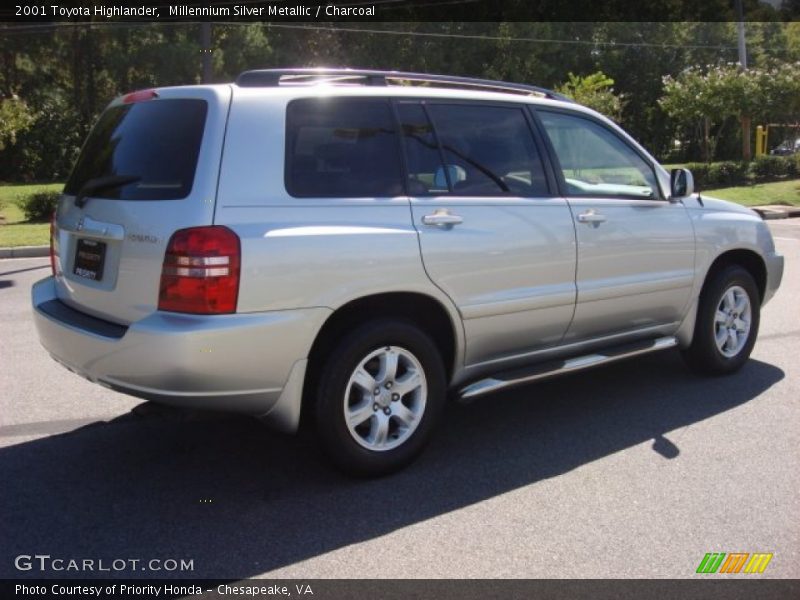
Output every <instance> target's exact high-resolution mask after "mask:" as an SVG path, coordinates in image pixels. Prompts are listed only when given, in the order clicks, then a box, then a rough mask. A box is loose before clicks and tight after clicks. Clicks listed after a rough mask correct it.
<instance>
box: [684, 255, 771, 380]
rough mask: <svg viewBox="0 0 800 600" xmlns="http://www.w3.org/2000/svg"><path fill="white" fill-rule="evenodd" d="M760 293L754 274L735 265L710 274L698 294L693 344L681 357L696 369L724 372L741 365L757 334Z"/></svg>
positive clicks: (711, 372) (710, 373) (722, 373)
mask: <svg viewBox="0 0 800 600" xmlns="http://www.w3.org/2000/svg"><path fill="white" fill-rule="evenodd" d="M759 309H760V297H759V293H758V288H757V287H756V283H755V281H754V280H753V276H752V275H750V273H749V272H748V271H747V270H745V269H744V268H742V267H740V266H738V265H732V266H729V267H726V268H724V269H722V270H721V271H719V272H718V273H716V274H714V275H712V277H711V278H710V279H709V280H708V281H707V282H706V285H705V287H704V288H703V292H702V293H701V295H700V303H699V305H698V309H697V323H696V324H695V331H694V338H693V340H692V345H691V346H689V348H687V349H686V350H685V351H684V352H683V357H684V359H685V360H686V363H687V364H688V365H689V367H690V368H691V369H692V370H693V371H695V372H698V373H701V374H708V375H724V374H726V373H732V372H734V371H736V370H738V369H740V368H741V367H742V365H743V364H744V363H745V362H746V361H747V359H748V358H749V357H750V352H751V351H752V350H753V345H754V344H755V342H756V336H757V335H758V325H759V319H760V310H759Z"/></svg>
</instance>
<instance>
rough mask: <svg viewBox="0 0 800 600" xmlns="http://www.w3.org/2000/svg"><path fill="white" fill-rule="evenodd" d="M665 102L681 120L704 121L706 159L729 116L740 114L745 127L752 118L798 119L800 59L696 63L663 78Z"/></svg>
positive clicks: (668, 110) (746, 150)
mask: <svg viewBox="0 0 800 600" xmlns="http://www.w3.org/2000/svg"><path fill="white" fill-rule="evenodd" d="M660 104H661V107H662V108H663V109H664V110H665V111H666V113H667V114H669V115H670V116H671V117H673V118H675V119H676V120H677V121H678V122H679V123H682V124H684V125H686V124H691V123H693V122H696V121H698V120H699V121H702V123H703V146H704V158H705V160H706V161H710V160H712V159H713V158H714V154H715V149H716V142H717V140H718V138H719V135H720V132H721V128H722V126H723V125H724V123H725V121H726V120H728V119H730V118H736V119H738V120H739V122H740V123H741V124H742V127H743V128H744V127H747V128H749V127H750V126H751V122H752V120H753V119H756V120H757V121H770V120H773V121H781V120H787V119H793V118H796V116H797V114H798V113H800V63H779V64H776V65H775V66H772V67H768V68H755V69H748V70H742V69H741V68H740V67H739V65H737V64H734V63H728V64H725V65H717V66H708V67H705V68H701V67H691V68H688V69H686V70H684V71H683V72H682V73H680V75H678V76H677V77H672V76H669V75H667V76H665V77H664V94H663V96H662V98H661V100H660ZM715 124H717V125H719V129H717V134H716V138H715V139H714V140H713V141H712V140H711V139H710V136H709V132H710V130H711V129H712V127H713V126H714V125H715ZM743 139H746V137H744V136H743ZM742 157H743V158H744V159H745V160H749V158H750V148H749V147H746V148H743V149H742Z"/></svg>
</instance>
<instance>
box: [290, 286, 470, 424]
mask: <svg viewBox="0 0 800 600" xmlns="http://www.w3.org/2000/svg"><path fill="white" fill-rule="evenodd" d="M379 318H400V319H405V320H409V321H412V322H413V323H415V324H417V325H418V326H420V327H421V328H422V329H423V330H424V331H426V332H427V333H429V334H430V335H431V338H432V339H433V341H434V343H435V344H436V347H437V348H438V349H439V352H440V354H441V356H442V362H443V364H444V366H445V373H446V376H447V382H448V383H449V382H450V381H451V380H452V377H453V375H454V373H455V371H456V369H457V367H458V363H459V361H460V357H461V355H462V349H461V346H462V345H463V332H462V331H461V330H459V329H458V328H459V327H461V323H460V322H459V321H457V320H456V316H455V315H454V314H452V311H450V310H448V308H447V307H446V306H445V305H444V304H443V303H442V302H441V301H439V300H438V299H436V298H434V297H433V296H430V295H427V294H424V293H420V292H386V293H379V294H372V295H369V296H362V297H360V298H356V299H354V300H351V301H349V302H347V303H345V304H343V305H342V306H340V307H339V308H337V309H336V310H335V311H334V312H333V313H331V315H330V316H328V318H327V319H326V320H325V322H324V323H323V324H322V327H321V328H320V330H319V332H318V333H317V335H316V337H315V339H314V342H313V344H312V345H311V350H310V351H309V354H308V368H307V370H306V375H305V381H304V384H303V413H305V412H306V411H307V409H308V407H309V406H310V405H311V404H312V395H313V392H314V390H315V389H316V385H317V382H318V377H319V372H320V368H321V366H322V364H323V361H324V359H325V357H326V356H328V354H329V353H330V351H331V350H332V349H333V347H334V346H335V344H336V342H337V341H338V340H339V339H341V337H342V335H344V334H345V333H346V332H347V331H348V329H349V328H351V327H353V326H355V325H357V324H360V323H363V322H365V321H367V320H372V319H379Z"/></svg>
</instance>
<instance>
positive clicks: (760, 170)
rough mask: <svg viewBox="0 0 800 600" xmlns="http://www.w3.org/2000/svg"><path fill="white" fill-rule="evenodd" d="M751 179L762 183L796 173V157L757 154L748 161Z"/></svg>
mask: <svg viewBox="0 0 800 600" xmlns="http://www.w3.org/2000/svg"><path fill="white" fill-rule="evenodd" d="M750 173H751V176H752V179H753V181H755V182H757V183H763V182H765V181H775V180H776V179H783V178H784V177H789V176H791V175H793V174H796V173H797V158H796V157H794V156H759V157H758V158H756V159H755V160H754V161H753V162H752V163H750Z"/></svg>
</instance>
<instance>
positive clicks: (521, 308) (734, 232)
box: [33, 69, 783, 474]
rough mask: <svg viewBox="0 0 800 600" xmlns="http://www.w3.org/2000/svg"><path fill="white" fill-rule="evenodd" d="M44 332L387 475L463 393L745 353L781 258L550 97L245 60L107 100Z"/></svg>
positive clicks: (45, 299) (122, 387)
mask: <svg viewBox="0 0 800 600" xmlns="http://www.w3.org/2000/svg"><path fill="white" fill-rule="evenodd" d="M51 254H52V268H53V274H52V276H51V277H48V278H46V279H44V280H42V281H40V282H38V283H37V284H36V285H35V286H34V288H33V307H34V314H35V320H36V326H37V329H38V333H39V337H40V339H41V342H42V344H43V345H44V347H45V348H46V349H47V351H48V352H49V353H50V354H51V355H52V356H53V358H54V359H55V360H57V361H59V362H60V363H62V364H63V365H64V366H66V367H67V368H68V369H70V370H72V371H74V372H76V373H78V374H80V375H82V376H83V377H86V378H87V379H89V380H91V381H94V382H96V383H99V384H101V385H104V386H107V387H109V388H112V389H114V390H118V391H121V392H125V393H127V394H131V395H134V396H138V397H141V398H146V399H149V400H153V401H155V402H162V403H165V404H172V405H179V406H188V407H194V408H207V409H217V410H226V411H238V412H243V413H247V414H251V415H255V416H258V417H262V418H264V419H265V420H266V421H269V422H271V423H272V424H274V425H275V426H276V427H279V428H281V429H283V430H286V431H294V430H296V429H297V428H298V426H299V425H300V422H301V416H302V421H303V423H304V424H308V425H310V426H313V427H314V428H315V429H316V434H317V437H318V439H319V440H320V442H321V444H322V446H323V448H324V449H325V451H326V454H327V455H328V456H329V457H330V458H331V459H332V460H333V461H334V462H335V463H336V464H338V465H339V466H340V467H342V468H344V469H347V470H350V471H354V472H358V473H362V474H378V473H385V472H388V471H392V470H394V469H397V468H399V467H401V466H403V465H405V464H406V463H408V462H409V461H410V460H411V459H412V458H414V457H415V456H416V455H417V454H418V453H419V452H420V450H421V449H422V447H423V446H424V444H425V443H426V442H427V441H428V439H429V438H430V436H431V432H432V430H433V427H434V424H435V423H436V421H437V419H438V417H439V415H440V413H441V412H442V409H443V407H444V405H445V401H446V398H447V396H448V392H449V393H450V394H451V395H453V396H455V397H457V398H462V399H468V398H473V397H476V396H480V395H483V394H489V393H491V392H493V391H495V390H498V389H502V388H507V387H509V386H513V385H517V384H520V383H523V382H528V381H532V380H535V379H539V378H543V377H547V376H550V375H554V374H561V373H564V372H567V371H575V370H578V369H584V368H587V367H592V366H595V365H599V364H602V363H606V362H609V361H613V360H617V359H621V358H625V357H629V356H632V355H636V354H642V353H645V352H651V351H655V350H660V349H664V348H669V347H673V346H677V347H679V348H680V349H681V351H682V352H683V354H684V356H685V357H686V359H687V362H688V364H689V366H690V367H691V368H692V369H694V370H697V371H700V372H703V373H711V374H722V373H730V372H732V371H735V370H736V369H738V368H739V367H741V366H742V364H743V363H744V362H745V361H746V360H747V358H748V356H749V355H750V352H751V350H752V348H753V344H754V343H755V340H756V335H757V332H758V324H759V310H760V308H761V306H763V305H764V304H765V303H766V302H767V301H768V300H769V299H770V298H771V297H772V295H773V294H774V293H775V290H776V289H777V287H778V285H779V283H780V280H781V276H782V272H783V257H782V256H780V255H779V254H777V253H776V252H775V247H774V245H773V241H772V237H771V235H770V232H769V230H768V229H767V227H766V225H765V224H764V222H763V221H762V220H761V219H760V218H759V217H758V216H757V215H756V214H755V213H753V212H752V211H750V210H748V209H746V208H742V207H740V206H737V205H735V204H731V203H728V202H724V201H720V200H715V199H712V198H709V197H706V196H703V197H702V198H701V197H699V196H698V195H697V194H693V184H692V178H691V173H689V172H688V171H686V170H680V169H677V170H674V171H673V172H672V173H671V174H670V173H668V172H666V171H665V170H664V169H663V168H662V167H661V166H659V164H658V163H657V162H656V161H655V160H654V159H653V157H652V156H650V155H649V154H648V153H647V151H646V150H645V149H644V148H642V147H641V146H640V145H639V144H637V143H636V141H634V140H633V139H632V138H631V137H630V136H628V135H627V134H626V133H625V132H624V131H622V130H621V129H620V128H619V127H618V126H617V125H615V124H614V123H612V122H611V121H609V120H608V119H606V118H604V117H603V116H601V115H599V114H597V113H596V112H593V111H592V110H590V109H588V108H585V107H583V106H579V105H577V104H574V103H572V102H570V101H569V100H567V99H566V98H564V97H561V96H559V95H558V94H555V93H553V92H550V91H548V90H544V89H541V88H538V87H533V86H527V85H518V84H511V83H505V82H498V81H486V80H476V79H467V78H459V77H447V76H439V75H425V74H419V73H401V72H381V71H355V70H347V69H338V70H306V69H289V70H260V71H249V72H246V73H243V74H242V75H241V76H239V78H238V79H237V81H236V83H234V84H230V85H208V86H190V87H174V88H162V89H154V90H145V91H139V92H134V93H131V94H128V95H126V96H123V97H121V98H118V99H116V100H114V101H113V102H112V103H111V104H110V105H109V107H108V108H107V109H106V111H105V112H104V113H103V115H102V116H101V117H100V119H99V121H98V123H97V124H96V125H95V127H94V129H93V130H92V132H91V134H90V135H89V138H88V140H87V141H86V143H85V145H84V147H83V150H82V152H81V155H80V158H79V159H78V162H77V164H76V165H75V169H74V171H73V173H72V175H71V177H70V179H69V181H68V182H67V184H66V187H65V189H64V195H63V197H62V199H61V201H60V203H59V206H58V210H57V212H56V214H55V216H54V221H53V233H52V253H51Z"/></svg>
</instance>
